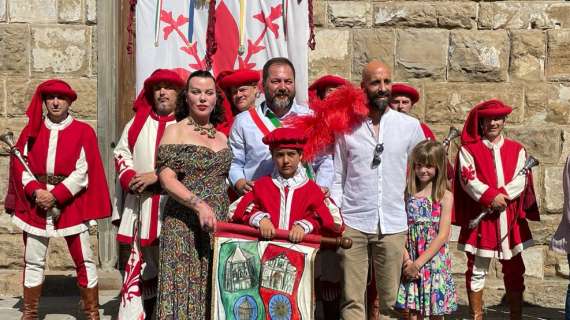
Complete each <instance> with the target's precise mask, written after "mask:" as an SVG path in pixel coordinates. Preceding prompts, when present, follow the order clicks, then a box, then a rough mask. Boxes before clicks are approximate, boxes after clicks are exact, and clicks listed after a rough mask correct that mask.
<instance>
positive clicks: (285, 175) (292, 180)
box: [233, 128, 342, 243]
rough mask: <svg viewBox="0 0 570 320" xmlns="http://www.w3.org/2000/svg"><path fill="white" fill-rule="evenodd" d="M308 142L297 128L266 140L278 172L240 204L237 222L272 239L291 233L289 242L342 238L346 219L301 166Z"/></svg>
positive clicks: (257, 185) (278, 131) (263, 180)
mask: <svg viewBox="0 0 570 320" xmlns="http://www.w3.org/2000/svg"><path fill="white" fill-rule="evenodd" d="M305 142H306V138H305V136H304V134H303V132H302V131H300V130H298V129H294V128H278V129H275V130H274V131H272V132H271V133H270V134H268V135H267V136H265V137H264V138H263V143H265V144H267V145H269V149H270V151H271V155H272V157H273V161H274V162H275V167H276V169H275V171H274V172H273V174H272V175H271V176H265V177H262V178H260V179H259V180H257V181H256V182H255V185H254V186H253V190H252V191H251V192H248V193H246V194H245V195H244V196H243V197H242V199H241V200H240V201H239V203H238V205H237V207H236V209H235V213H234V215H233V220H234V221H235V222H238V223H242V224H247V225H251V226H253V227H256V228H259V229H260V231H261V235H262V236H263V237H264V238H267V239H271V238H273V236H274V235H275V229H276V228H278V229H282V230H290V232H289V240H290V241H291V242H295V243H296V242H301V241H302V240H303V237H304V235H305V234H308V233H315V234H325V235H330V236H333V235H339V234H340V233H341V231H342V219H341V217H340V212H339V210H338V208H337V206H336V205H334V203H333V202H332V201H330V200H329V199H328V198H327V197H326V196H325V194H324V193H323V192H322V191H321V189H320V187H319V186H318V185H317V184H316V183H315V182H314V181H312V180H310V179H309V178H308V177H307V175H306V173H305V169H304V168H303V166H300V165H299V164H300V162H301V160H302V157H303V153H302V150H303V146H304V144H305Z"/></svg>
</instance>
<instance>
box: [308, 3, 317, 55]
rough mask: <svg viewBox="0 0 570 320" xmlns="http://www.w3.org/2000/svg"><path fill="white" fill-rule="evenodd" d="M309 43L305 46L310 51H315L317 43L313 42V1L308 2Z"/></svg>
mask: <svg viewBox="0 0 570 320" xmlns="http://www.w3.org/2000/svg"><path fill="white" fill-rule="evenodd" d="M308 6H309V41H308V42H307V45H308V46H309V48H311V50H315V47H316V46H317V41H316V40H315V21H314V20H313V0H309V3H308Z"/></svg>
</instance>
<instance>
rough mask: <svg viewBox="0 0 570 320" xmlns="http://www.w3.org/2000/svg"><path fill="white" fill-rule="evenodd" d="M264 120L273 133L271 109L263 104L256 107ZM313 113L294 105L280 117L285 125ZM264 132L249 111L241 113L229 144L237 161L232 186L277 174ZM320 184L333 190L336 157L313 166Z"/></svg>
mask: <svg viewBox="0 0 570 320" xmlns="http://www.w3.org/2000/svg"><path fill="white" fill-rule="evenodd" d="M255 109H256V111H257V114H258V115H259V117H260V118H261V121H263V123H264V124H265V126H266V127H267V129H269V130H270V131H273V130H274V129H276V128H275V126H274V125H273V123H271V120H269V118H268V117H267V112H268V111H269V108H268V107H267V105H266V104H265V102H262V103H261V104H260V105H258V106H256V107H255ZM310 113H311V110H310V109H309V108H308V107H306V106H303V105H299V104H296V103H293V105H292V106H291V108H290V109H289V111H288V112H287V113H286V114H285V115H283V116H282V117H280V118H279V120H280V121H281V122H283V121H284V120H285V119H287V118H289V117H291V116H296V115H308V114H310ZM262 139H263V133H262V132H261V130H260V129H259V128H258V127H257V125H256V124H255V122H254V121H253V119H252V118H251V114H250V113H249V112H247V111H246V112H242V113H240V114H239V115H238V116H237V117H236V118H235V119H234V123H233V125H232V129H231V131H230V137H229V144H230V149H231V150H232V154H233V159H232V164H231V166H230V172H229V179H230V182H231V184H232V186H235V184H236V182H237V181H238V180H240V179H246V180H257V179H259V178H261V177H263V176H266V175H270V174H271V173H272V172H273V167H274V166H273V160H272V159H271V153H270V152H269V146H267V145H266V144H264V143H263V141H262ZM313 169H314V171H315V173H316V183H317V184H318V185H319V186H322V187H327V188H329V187H330V186H331V184H332V179H333V175H334V170H333V161H332V155H326V156H322V157H318V158H317V159H316V160H315V162H314V163H313Z"/></svg>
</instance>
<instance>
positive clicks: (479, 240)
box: [453, 99, 539, 319]
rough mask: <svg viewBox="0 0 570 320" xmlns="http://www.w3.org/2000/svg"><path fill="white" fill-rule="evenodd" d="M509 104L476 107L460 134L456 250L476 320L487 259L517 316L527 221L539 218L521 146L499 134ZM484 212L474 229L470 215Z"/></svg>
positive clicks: (527, 238)
mask: <svg viewBox="0 0 570 320" xmlns="http://www.w3.org/2000/svg"><path fill="white" fill-rule="evenodd" d="M511 111H512V109H511V107H509V106H507V105H505V104H504V103H503V102H501V101H499V100H496V99H493V100H489V101H485V102H482V103H480V104H478V105H477V106H475V107H474V108H473V109H472V110H471V111H470V112H469V115H468V116H467V120H466V121H465V124H464V127H463V132H462V134H461V148H460V150H459V154H458V156H457V164H456V174H457V175H456V178H455V180H454V188H453V189H454V197H455V201H454V206H455V208H454V219H453V223H454V224H456V225H458V226H461V232H460V234H459V239H458V248H459V250H462V251H465V253H466V254H467V271H466V273H465V280H466V284H467V293H468V296H469V306H470V308H471V312H472V315H473V318H474V319H483V302H482V297H483V288H484V286H485V277H486V275H487V272H488V269H489V264H490V262H491V258H496V259H499V261H500V262H501V265H502V271H503V275H504V283H505V288H506V293H507V300H508V303H509V307H510V314H511V319H521V314H522V303H523V291H524V289H525V286H524V277H523V275H524V272H525V267H524V263H523V260H522V257H521V252H522V251H523V250H524V249H526V248H528V247H530V246H532V245H533V240H532V236H531V233H530V229H529V226H528V223H527V220H526V219H529V220H536V221H538V220H539V213H538V207H537V204H536V199H535V194H534V189H533V184H532V172H529V173H528V175H525V174H523V175H521V174H518V173H519V172H520V171H521V169H522V168H523V167H524V164H525V161H526V157H527V154H526V151H525V149H524V147H523V146H522V145H521V144H520V143H518V142H516V141H514V140H510V139H506V138H504V137H503V135H502V130H503V127H504V123H505V119H506V117H507V115H508V114H510V113H511ZM486 210H488V214H487V215H486V216H485V217H484V218H483V219H482V220H481V221H480V223H479V224H478V225H477V226H476V227H474V228H470V227H469V222H470V220H471V219H474V218H476V217H477V216H478V215H479V214H481V213H482V212H483V211H486Z"/></svg>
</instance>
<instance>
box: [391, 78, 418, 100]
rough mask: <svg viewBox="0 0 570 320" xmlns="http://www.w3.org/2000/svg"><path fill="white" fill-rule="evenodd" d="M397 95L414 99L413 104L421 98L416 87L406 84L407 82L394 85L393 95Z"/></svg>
mask: <svg viewBox="0 0 570 320" xmlns="http://www.w3.org/2000/svg"><path fill="white" fill-rule="evenodd" d="M395 96H406V97H409V98H410V100H412V104H415V103H416V102H418V101H419V100H420V94H419V93H418V90H416V88H414V87H412V86H410V85H408V84H405V83H394V84H393V85H392V97H395Z"/></svg>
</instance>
